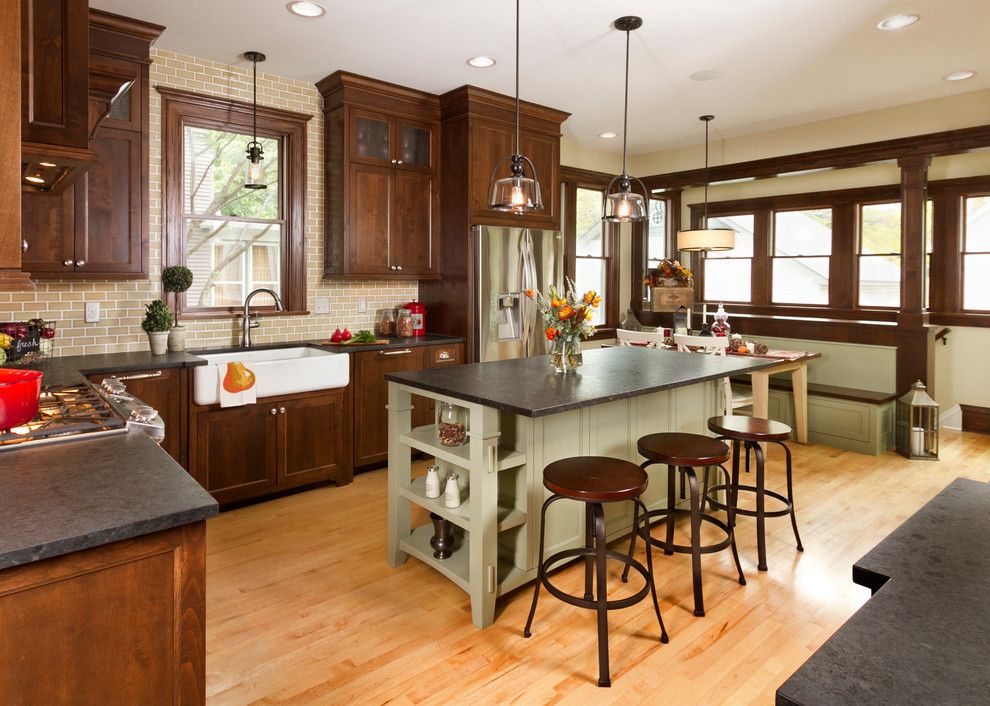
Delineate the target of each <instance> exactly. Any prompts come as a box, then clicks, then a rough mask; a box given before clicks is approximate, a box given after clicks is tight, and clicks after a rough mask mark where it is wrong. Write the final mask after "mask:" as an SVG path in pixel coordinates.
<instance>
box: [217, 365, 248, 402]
mask: <svg viewBox="0 0 990 706" xmlns="http://www.w3.org/2000/svg"><path fill="white" fill-rule="evenodd" d="M216 368H217V381H218V385H217V393H218V397H219V399H220V406H221V407H239V406H241V405H245V404H254V403H255V402H257V401H258V391H257V389H256V388H255V377H254V371H253V370H251V369H250V368H249V367H247V366H246V365H245V364H244V363H241V362H239V361H232V362H230V363H218V364H217V366H216Z"/></svg>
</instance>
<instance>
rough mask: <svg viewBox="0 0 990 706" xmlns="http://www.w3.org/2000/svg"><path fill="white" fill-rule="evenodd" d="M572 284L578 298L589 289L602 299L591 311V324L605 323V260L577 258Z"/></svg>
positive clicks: (599, 324)
mask: <svg viewBox="0 0 990 706" xmlns="http://www.w3.org/2000/svg"><path fill="white" fill-rule="evenodd" d="M574 284H575V286H576V288H577V294H578V296H580V295H581V294H583V293H584V292H587V291H588V290H589V289H593V290H595V291H596V292H598V293H599V294H600V295H601V297H602V303H601V305H600V306H599V307H598V308H597V309H593V310H592V311H593V312H594V313H593V317H592V319H591V323H593V324H594V325H595V326H601V325H602V324H604V323H605V311H606V309H605V307H606V306H607V304H608V302H606V301H605V294H604V292H605V260H602V259H600V258H591V257H585V258H582V257H579V258H577V259H576V261H575V272H574Z"/></svg>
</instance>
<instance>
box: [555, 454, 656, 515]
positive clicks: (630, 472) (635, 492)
mask: <svg viewBox="0 0 990 706" xmlns="http://www.w3.org/2000/svg"><path fill="white" fill-rule="evenodd" d="M647 482H648V479H647V475H646V471H644V470H643V469H642V468H640V467H639V466H637V465H636V464H635V463H630V462H629V461H623V460H621V459H618V458H609V457H607V456H575V457H573V458H562V459H561V460H559V461H554V462H553V463H551V464H550V465H549V466H547V467H546V468H545V469H544V470H543V485H544V486H546V488H547V490H549V491H550V492H552V493H556V494H557V495H563V496H564V497H567V498H571V499H573V500H583V501H584V502H589V503H610V502H615V501H617V500H629V499H630V498H635V497H639V496H640V495H642V493H643V491H644V490H646V484H647Z"/></svg>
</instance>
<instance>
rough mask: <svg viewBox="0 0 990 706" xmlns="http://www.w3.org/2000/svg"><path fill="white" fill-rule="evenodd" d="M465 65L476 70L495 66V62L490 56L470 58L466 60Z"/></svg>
mask: <svg viewBox="0 0 990 706" xmlns="http://www.w3.org/2000/svg"><path fill="white" fill-rule="evenodd" d="M467 63H468V65H469V66H473V67H474V68H476V69H487V68H488V67H489V66H495V60H494V59H493V58H491V57H490V56H472V57H471V58H470V59H468V60H467Z"/></svg>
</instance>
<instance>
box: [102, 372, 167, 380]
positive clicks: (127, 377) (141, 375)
mask: <svg viewBox="0 0 990 706" xmlns="http://www.w3.org/2000/svg"><path fill="white" fill-rule="evenodd" d="M164 374H165V371H164V370H155V371H153V372H150V373H137V374H135V375H125V376H123V377H118V376H117V375H111V376H110V377H112V378H114V379H115V380H120V381H121V382H125V381H127V380H147V379H148V378H160V377H161V376H162V375H164Z"/></svg>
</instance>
